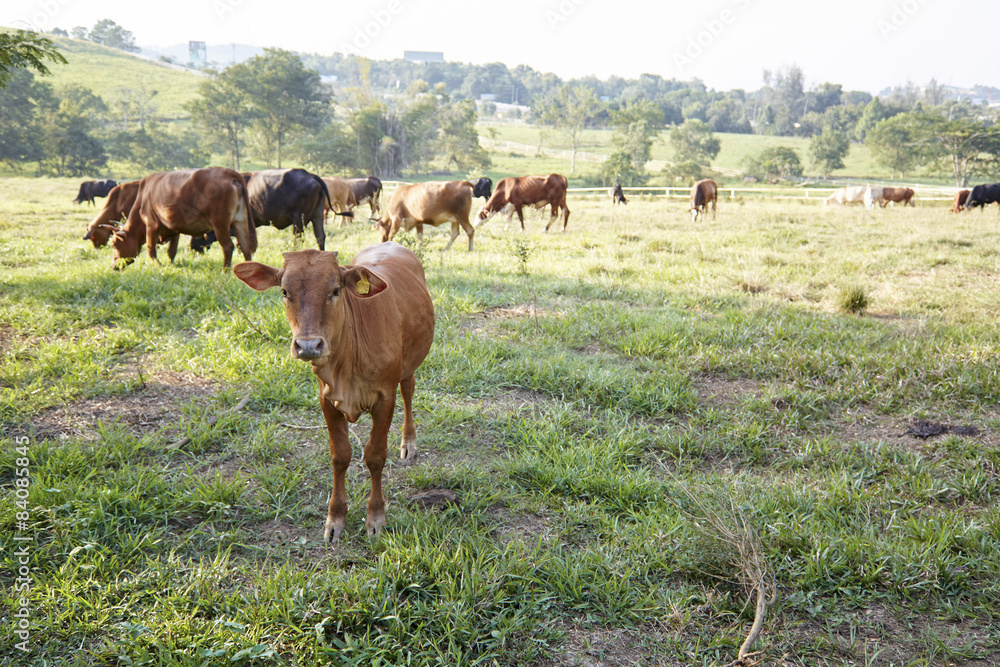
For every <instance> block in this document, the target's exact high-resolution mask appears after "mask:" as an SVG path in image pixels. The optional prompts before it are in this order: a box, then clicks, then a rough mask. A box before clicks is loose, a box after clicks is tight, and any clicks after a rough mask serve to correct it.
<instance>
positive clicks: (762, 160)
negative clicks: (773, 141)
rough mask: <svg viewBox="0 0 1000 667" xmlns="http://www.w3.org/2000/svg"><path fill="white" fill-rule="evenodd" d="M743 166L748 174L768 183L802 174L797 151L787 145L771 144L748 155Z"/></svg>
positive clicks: (786, 179)
mask: <svg viewBox="0 0 1000 667" xmlns="http://www.w3.org/2000/svg"><path fill="white" fill-rule="evenodd" d="M744 166H745V172H746V174H747V175H748V176H754V177H755V178H757V179H758V180H763V181H767V182H768V183H777V182H779V181H788V180H791V179H793V178H796V177H798V176H801V175H802V163H801V162H800V161H799V155H798V153H796V152H795V151H794V150H793V149H791V148H789V147H787V146H772V147H771V148H765V149H764V150H762V151H761V152H760V153H758V154H757V155H748V156H747V157H746V159H745V160H744Z"/></svg>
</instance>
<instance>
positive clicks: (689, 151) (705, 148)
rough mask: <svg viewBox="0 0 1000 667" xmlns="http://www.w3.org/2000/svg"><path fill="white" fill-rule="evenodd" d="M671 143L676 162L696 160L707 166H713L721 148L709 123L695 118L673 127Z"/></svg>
mask: <svg viewBox="0 0 1000 667" xmlns="http://www.w3.org/2000/svg"><path fill="white" fill-rule="evenodd" d="M669 143H670V146H671V147H672V148H673V149H674V162H695V163H697V164H700V165H704V166H706V167H709V166H711V163H712V160H714V159H715V156H716V155H718V154H719V149H720V148H721V146H720V144H719V140H718V139H716V138H715V135H714V134H713V133H712V129H711V128H710V127H709V126H708V124H706V123H703V122H702V121H700V120H697V119H694V118H689V119H687V120H686V121H684V123H683V124H682V125H675V126H674V127H673V128H671V130H670V138H669Z"/></svg>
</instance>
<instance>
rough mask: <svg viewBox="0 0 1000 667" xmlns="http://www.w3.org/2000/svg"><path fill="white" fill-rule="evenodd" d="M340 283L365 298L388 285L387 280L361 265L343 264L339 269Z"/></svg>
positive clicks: (383, 289) (355, 294) (379, 291)
mask: <svg viewBox="0 0 1000 667" xmlns="http://www.w3.org/2000/svg"><path fill="white" fill-rule="evenodd" d="M340 284H341V285H343V286H344V287H345V288H346V289H349V290H351V292H352V293H353V294H354V296H360V297H362V298H367V297H370V296H375V295H376V294H379V293H381V292H383V291H385V288H387V287H388V286H389V284H388V283H387V282H385V281H384V280H382V279H381V278H379V277H378V276H377V275H375V274H374V273H372V272H371V271H369V270H368V269H366V268H365V267H363V266H345V267H344V268H342V269H341V270H340Z"/></svg>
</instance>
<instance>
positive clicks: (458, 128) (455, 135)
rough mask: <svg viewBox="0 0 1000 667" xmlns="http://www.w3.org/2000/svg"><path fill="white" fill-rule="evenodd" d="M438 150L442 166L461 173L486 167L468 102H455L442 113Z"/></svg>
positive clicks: (487, 160)
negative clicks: (452, 165) (450, 166)
mask: <svg viewBox="0 0 1000 667" xmlns="http://www.w3.org/2000/svg"><path fill="white" fill-rule="evenodd" d="M439 149H440V151H441V153H442V154H443V155H444V163H445V164H446V165H451V164H454V165H455V166H456V167H457V168H458V169H460V170H463V171H469V170H471V169H477V168H478V169H482V168H484V167H488V166H489V165H490V157H489V155H488V154H487V153H486V151H485V150H483V147H482V146H480V145H479V133H478V132H477V131H476V104H475V103H474V102H473V101H472V100H459V101H458V102H455V103H454V104H452V105H451V106H450V107H448V108H446V109H445V110H444V111H443V112H442V114H441V134H440V141H439Z"/></svg>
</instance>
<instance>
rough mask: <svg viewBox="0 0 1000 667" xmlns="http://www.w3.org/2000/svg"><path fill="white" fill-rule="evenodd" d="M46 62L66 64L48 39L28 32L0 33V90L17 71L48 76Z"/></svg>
mask: <svg viewBox="0 0 1000 667" xmlns="http://www.w3.org/2000/svg"><path fill="white" fill-rule="evenodd" d="M46 60H48V61H51V62H54V63H61V64H63V65H65V64H66V59H65V58H64V57H63V55H62V54H61V53H59V50H58V49H56V47H55V44H53V43H52V40H51V39H49V38H48V37H42V36H41V35H39V34H38V33H36V32H31V31H30V30H15V31H14V32H0V89H2V88H6V87H7V82H8V81H10V78H11V76H13V73H14V72H15V71H17V70H19V69H33V70H35V71H36V72H38V73H39V74H42V75H47V74H50V72H49V68H48V66H47V65H46V64H45V61H46Z"/></svg>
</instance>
